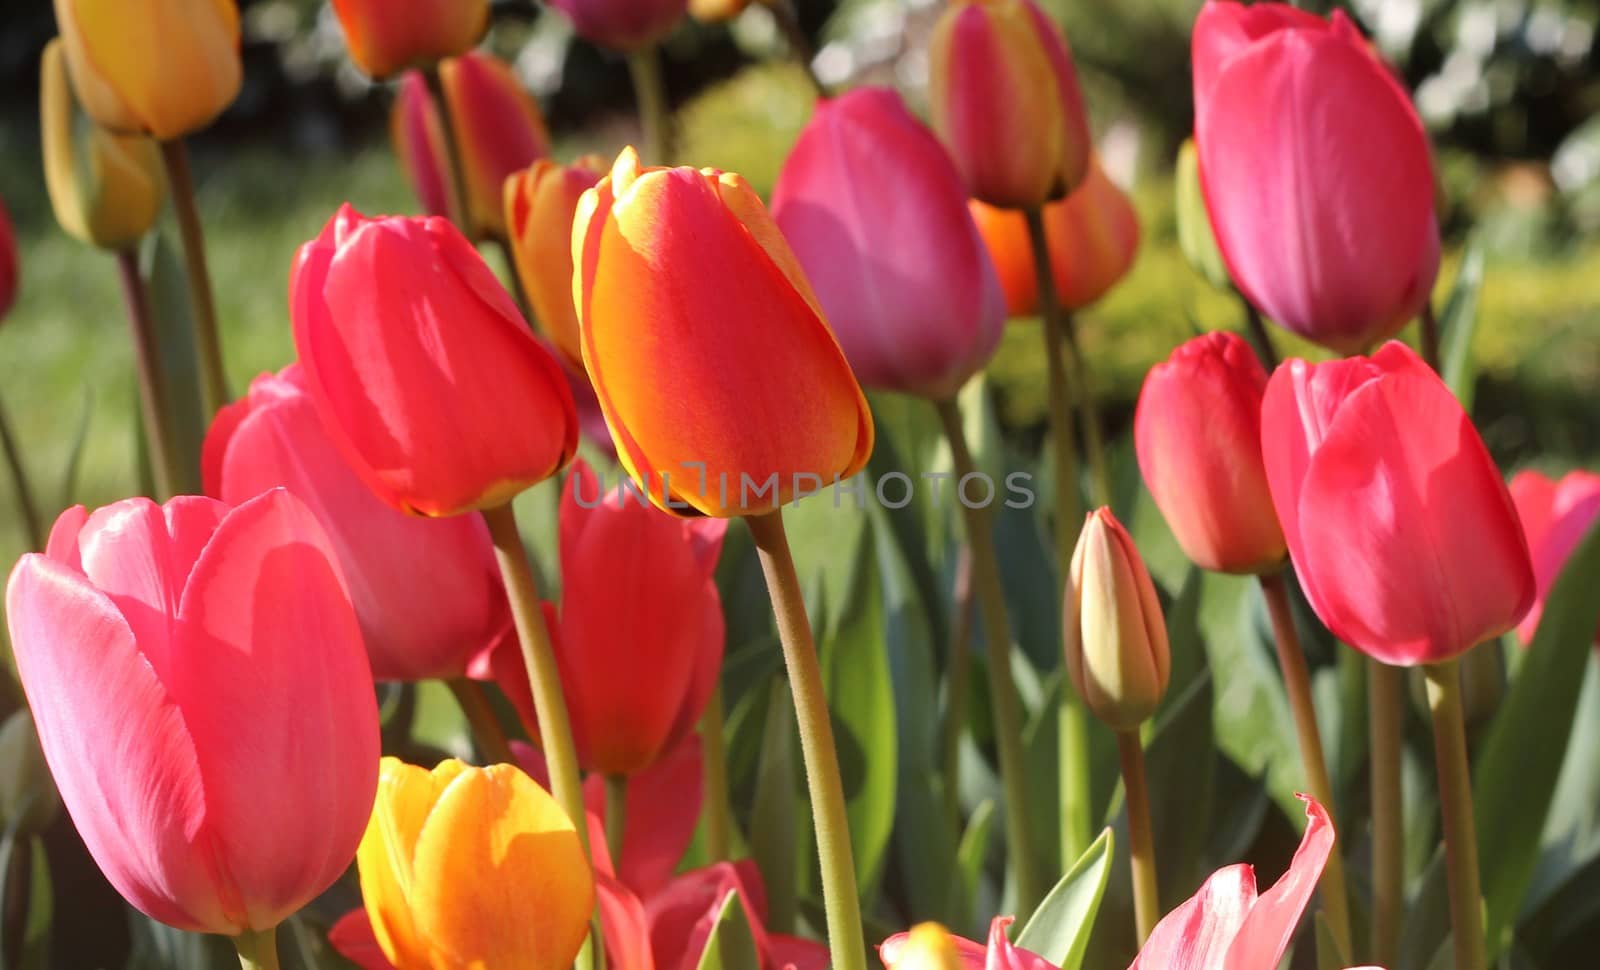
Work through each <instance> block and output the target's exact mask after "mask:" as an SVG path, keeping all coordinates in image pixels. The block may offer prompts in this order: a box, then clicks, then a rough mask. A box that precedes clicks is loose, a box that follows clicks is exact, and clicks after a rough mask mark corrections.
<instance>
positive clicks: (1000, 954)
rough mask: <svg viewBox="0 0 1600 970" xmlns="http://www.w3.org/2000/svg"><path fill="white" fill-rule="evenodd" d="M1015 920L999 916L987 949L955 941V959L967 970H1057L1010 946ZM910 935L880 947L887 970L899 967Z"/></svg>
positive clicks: (903, 934) (906, 934)
mask: <svg viewBox="0 0 1600 970" xmlns="http://www.w3.org/2000/svg"><path fill="white" fill-rule="evenodd" d="M1014 922H1015V919H1014V918H1013V917H1010V916H996V917H995V918H994V920H993V922H991V923H990V924H989V942H988V945H987V946H985V945H984V944H982V943H977V942H974V941H972V940H968V939H964V938H962V937H959V936H957V937H952V941H953V942H954V943H955V945H956V957H957V958H958V959H960V960H961V966H962V967H963V968H964V970H1056V965H1055V964H1053V963H1051V962H1050V961H1048V960H1046V959H1045V958H1044V957H1042V956H1039V955H1038V954H1037V953H1030V952H1028V951H1027V950H1024V949H1021V948H1019V947H1015V946H1012V945H1011V940H1010V939H1009V938H1007V936H1006V929H1007V927H1009V926H1010V925H1011V924H1012V923H1014ZM910 936H911V934H910V933H896V934H895V935H893V936H891V937H889V938H888V939H887V940H884V941H883V942H882V943H881V944H879V945H878V959H880V960H882V961H883V965H884V967H886V968H887V970H895V967H896V966H897V965H898V964H899V963H900V953H901V950H902V949H904V947H905V945H906V940H907V939H908V938H909V937H910Z"/></svg>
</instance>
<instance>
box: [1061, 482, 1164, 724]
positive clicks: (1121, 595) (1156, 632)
mask: <svg viewBox="0 0 1600 970" xmlns="http://www.w3.org/2000/svg"><path fill="white" fill-rule="evenodd" d="M1062 617H1063V620H1064V631H1063V633H1064V636H1063V643H1064V645H1065V647H1066V661H1067V674H1068V676H1070V677H1071V678H1072V685H1073V686H1074V687H1075V688H1077V691H1078V696H1080V697H1082V698H1083V700H1084V703H1085V704H1087V705H1088V707H1089V710H1090V711H1091V712H1093V714H1094V715H1095V717H1098V718H1099V719H1100V720H1102V721H1104V722H1105V723H1106V724H1107V725H1109V726H1110V727H1111V728H1113V729H1114V730H1117V731H1133V730H1136V729H1137V728H1138V727H1139V725H1140V724H1142V723H1144V722H1145V721H1146V720H1148V719H1149V718H1150V716H1151V715H1152V714H1154V713H1155V711H1156V708H1157V707H1158V706H1159V705H1160V704H1161V698H1162V696H1163V695H1164V694H1166V692H1167V678H1168V676H1169V675H1170V673H1171V667H1172V658H1171V652H1170V650H1169V648H1168V645H1167V626H1166V622H1165V620H1163V618H1162V616H1161V604H1160V603H1159V602H1158V601H1157V600H1156V588H1155V584H1154V583H1152V582H1151V581H1150V573H1149V572H1148V571H1147V570H1146V569H1145V566H1144V560H1143V559H1141V558H1140V557H1139V550H1138V549H1137V548H1135V547H1134V544H1133V538H1132V537H1131V536H1129V535H1128V532H1127V530H1126V529H1124V528H1123V527H1122V523H1120V522H1118V521H1117V520H1116V517H1115V516H1113V515H1112V514H1111V510H1110V509H1108V508H1105V507H1101V508H1099V509H1097V510H1095V511H1094V512H1091V513H1089V516H1088V518H1087V520H1086V521H1085V522H1084V526H1083V532H1082V534H1080V535H1079V536H1078V547H1077V549H1076V550H1075V551H1074V552H1073V554H1072V569H1071V573H1070V576H1069V579H1068V583H1067V591H1066V602H1065V604H1064V608H1063V610H1062Z"/></svg>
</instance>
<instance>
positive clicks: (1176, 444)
mask: <svg viewBox="0 0 1600 970" xmlns="http://www.w3.org/2000/svg"><path fill="white" fill-rule="evenodd" d="M1266 389H1267V372H1266V371H1265V370H1263V369H1262V367H1261V363H1260V361H1258V360H1257V359H1256V356H1255V354H1254V353H1253V352H1252V351H1251V350H1250V346H1249V345H1248V344H1246V343H1245V342H1244V340H1242V339H1240V338H1239V337H1238V336H1237V335H1235V334H1232V333H1226V332H1218V333H1209V334H1206V335H1205V336H1203V337H1196V338H1194V339H1193V340H1190V341H1189V342H1188V343H1185V344H1183V345H1182V346H1180V347H1179V348H1178V349H1177V350H1175V351H1173V352H1172V356H1171V357H1170V358H1169V359H1168V360H1167V361H1166V362H1165V363H1161V364H1157V365H1156V366H1154V367H1152V368H1151V369H1150V373H1149V374H1148V375H1146V377H1145V379H1144V388H1143V389H1142V390H1141V391H1140V392H1139V407H1138V410H1137V411H1136V412H1135V413H1134V417H1133V440H1134V447H1135V449H1136V451H1137V452H1138V456H1139V470H1140V471H1141V472H1143V473H1144V480H1145V484H1146V485H1147V486H1149V488H1150V495H1151V497H1153V498H1154V499H1155V501H1156V507H1157V508H1159V509H1161V514H1162V515H1163V516H1165V517H1166V520H1167V524H1168V525H1169V526H1171V527H1172V532H1173V534H1174V535H1175V536H1177V539H1178V545H1180V546H1182V547H1183V551H1184V553H1185V554H1186V555H1187V556H1188V557H1189V558H1190V559H1192V560H1194V562H1195V563H1196V564H1197V565H1198V566H1200V567H1201V568H1202V569H1211V570H1215V571H1217V572H1225V573H1260V572H1267V571H1269V570H1274V569H1277V568H1278V566H1280V565H1282V563H1283V559H1284V556H1286V555H1287V554H1288V549H1287V547H1286V546H1285V544H1284V539H1283V529H1282V527H1280V526H1279V525H1278V517H1277V515H1276V514H1274V513H1273V511H1272V493H1271V492H1270V490H1269V489H1268V488H1267V470H1266V468H1265V467H1264V466H1263V465H1262V463H1261V396H1262V394H1263V393H1264V392H1265V391H1266Z"/></svg>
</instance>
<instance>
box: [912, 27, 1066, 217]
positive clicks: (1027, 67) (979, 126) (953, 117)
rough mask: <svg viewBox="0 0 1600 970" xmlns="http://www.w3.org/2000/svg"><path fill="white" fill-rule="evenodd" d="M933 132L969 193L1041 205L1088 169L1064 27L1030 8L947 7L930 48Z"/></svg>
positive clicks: (1013, 205)
mask: <svg viewBox="0 0 1600 970" xmlns="http://www.w3.org/2000/svg"><path fill="white" fill-rule="evenodd" d="M928 60H929V68H928V71H929V90H928V100H929V104H930V107H931V110H932V116H933V128H934V130H935V131H937V132H938V133H939V137H940V138H941V139H942V140H943V141H944V143H945V146H946V147H947V148H949V149H950V154H951V156H952V157H954V159H955V163H956V167H957V168H958V169H960V171H961V176H962V178H964V179H965V180H966V183H967V189H968V191H969V194H971V195H973V196H975V197H977V198H978V199H981V200H982V201H984V202H987V203H989V204H990V205H997V206H1003V207H1005V208H1008V209H1019V208H1028V207H1031V206H1038V205H1043V204H1044V203H1045V202H1047V201H1049V200H1051V199H1058V198H1060V197H1062V196H1063V195H1066V194H1067V193H1069V192H1071V191H1073V190H1074V189H1076V188H1077V187H1078V184H1079V183H1081V182H1082V181H1083V179H1084V176H1085V175H1086V174H1087V173H1088V170H1089V154H1090V141H1089V118H1088V114H1087V112H1086V111H1085V110H1084V106H1083V95H1082V93H1081V92H1080V91H1079V90H1078V75H1077V71H1076V69H1075V68H1073V66H1072V53H1071V51H1069V50H1068V48H1067V41H1066V38H1065V37H1063V36H1062V34H1061V28H1060V27H1059V26H1057V25H1056V23H1055V22H1054V21H1052V20H1051V19H1050V17H1049V15H1047V14H1046V13H1045V12H1044V11H1042V10H1040V9H1039V7H1038V6H1037V5H1036V4H1035V3H1034V2H1033V0H953V2H951V3H950V5H949V6H948V7H947V8H946V9H945V11H944V14H943V15H942V16H941V17H940V18H939V21H938V23H936V24H935V25H934V28H933V38H932V40H930V41H929V47H928Z"/></svg>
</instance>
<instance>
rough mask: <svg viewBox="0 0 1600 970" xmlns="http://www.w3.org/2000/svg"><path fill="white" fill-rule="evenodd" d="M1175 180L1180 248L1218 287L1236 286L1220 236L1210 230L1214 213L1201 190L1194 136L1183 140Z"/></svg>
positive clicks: (1207, 279)
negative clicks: (1226, 262) (1210, 210)
mask: <svg viewBox="0 0 1600 970" xmlns="http://www.w3.org/2000/svg"><path fill="white" fill-rule="evenodd" d="M1173 181H1174V182H1175V183H1176V184H1175V191H1176V193H1177V210H1176V213H1175V214H1176V216H1177V220H1178V248H1179V249H1180V250H1182V251H1183V258H1184V259H1187V260H1188V261H1189V265H1190V266H1192V267H1194V270H1195V272H1197V273H1199V274H1200V275H1201V276H1204V277H1205V278H1206V281H1207V282H1209V283H1210V284H1211V285H1212V286H1215V287H1216V288H1217V289H1219V290H1227V289H1231V288H1232V287H1233V279H1232V278H1231V277H1230V276H1228V267H1227V265H1226V264H1224V263H1223V261H1222V250H1220V249H1218V248H1217V235H1216V233H1215V232H1213V231H1212V229H1211V216H1210V214H1209V213H1207V212H1206V199H1205V195H1204V194H1203V193H1202V192H1201V190H1200V153H1199V152H1198V151H1196V150H1195V147H1194V139H1193V138H1190V139H1187V140H1186V141H1184V143H1183V147H1182V148H1179V149H1178V165H1177V170H1176V172H1175V173H1174V179H1173Z"/></svg>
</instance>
